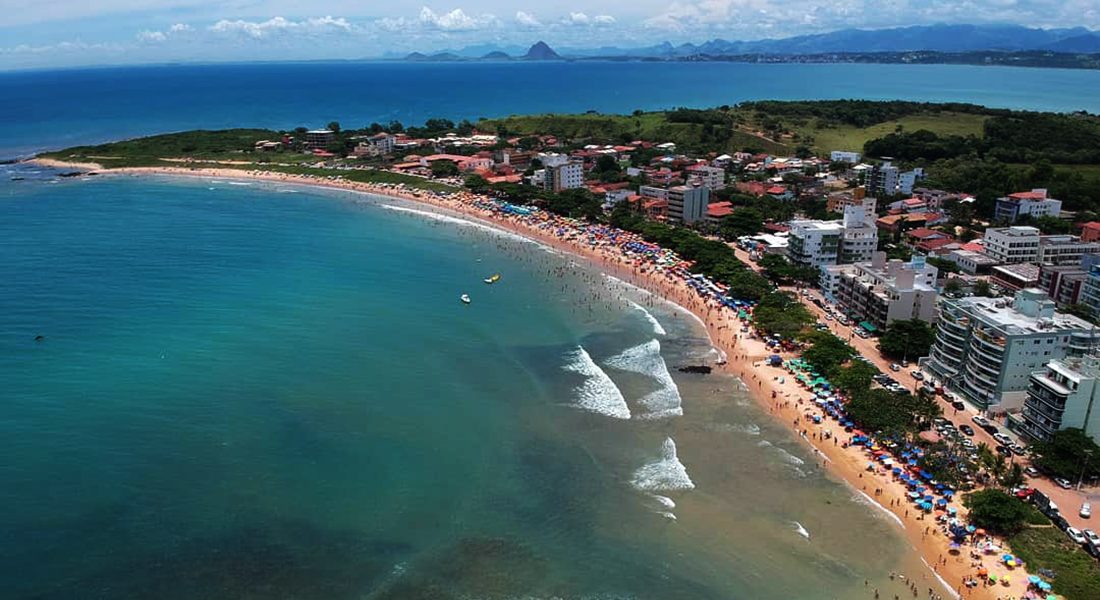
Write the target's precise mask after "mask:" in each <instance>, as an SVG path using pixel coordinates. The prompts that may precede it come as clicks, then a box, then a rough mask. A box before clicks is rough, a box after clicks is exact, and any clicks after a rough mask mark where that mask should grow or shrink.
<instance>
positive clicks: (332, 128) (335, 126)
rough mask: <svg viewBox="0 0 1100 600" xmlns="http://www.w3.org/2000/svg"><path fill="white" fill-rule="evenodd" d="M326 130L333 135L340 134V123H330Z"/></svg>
mask: <svg viewBox="0 0 1100 600" xmlns="http://www.w3.org/2000/svg"><path fill="white" fill-rule="evenodd" d="M328 130H329V131H331V132H333V133H340V122H339V121H331V122H330V123H329V124H328Z"/></svg>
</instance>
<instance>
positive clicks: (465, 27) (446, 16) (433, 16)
mask: <svg viewBox="0 0 1100 600" xmlns="http://www.w3.org/2000/svg"><path fill="white" fill-rule="evenodd" d="M419 21H420V24H421V25H423V26H424V27H426V28H428V29H438V30H441V31H473V30H475V29H484V28H486V27H489V26H492V25H494V24H496V22H497V19H496V17H494V16H493V15H479V16H470V15H467V14H466V13H465V12H463V10H462V9H461V8H456V9H454V10H452V11H451V12H448V13H437V12H435V11H434V10H432V9H430V8H428V7H427V6H425V7H423V8H421V9H420V17H419Z"/></svg>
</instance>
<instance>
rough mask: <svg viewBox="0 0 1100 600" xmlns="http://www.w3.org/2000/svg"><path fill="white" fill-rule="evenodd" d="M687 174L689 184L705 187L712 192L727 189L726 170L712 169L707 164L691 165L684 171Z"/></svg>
mask: <svg viewBox="0 0 1100 600" xmlns="http://www.w3.org/2000/svg"><path fill="white" fill-rule="evenodd" d="M684 171H686V172H687V176H688V183H689V184H698V185H703V186H706V187H708V188H710V189H711V190H724V189H726V170H725V169H720V168H718V167H712V166H709V165H706V164H697V165H691V166H690V167H688V168H686V169H684Z"/></svg>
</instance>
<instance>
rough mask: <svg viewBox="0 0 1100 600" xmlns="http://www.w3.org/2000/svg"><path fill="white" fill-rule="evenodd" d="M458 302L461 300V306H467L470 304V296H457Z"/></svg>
mask: <svg viewBox="0 0 1100 600" xmlns="http://www.w3.org/2000/svg"><path fill="white" fill-rule="evenodd" d="M459 300H462V303H463V304H469V303H470V295H469V294H462V295H461V296H459Z"/></svg>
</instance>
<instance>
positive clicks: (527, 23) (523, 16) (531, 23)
mask: <svg viewBox="0 0 1100 600" xmlns="http://www.w3.org/2000/svg"><path fill="white" fill-rule="evenodd" d="M516 23H518V24H520V25H522V26H524V27H542V23H541V22H540V21H539V20H538V19H537V18H536V17H535V15H533V14H531V13H526V12H523V11H522V10H520V11H516Z"/></svg>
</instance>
